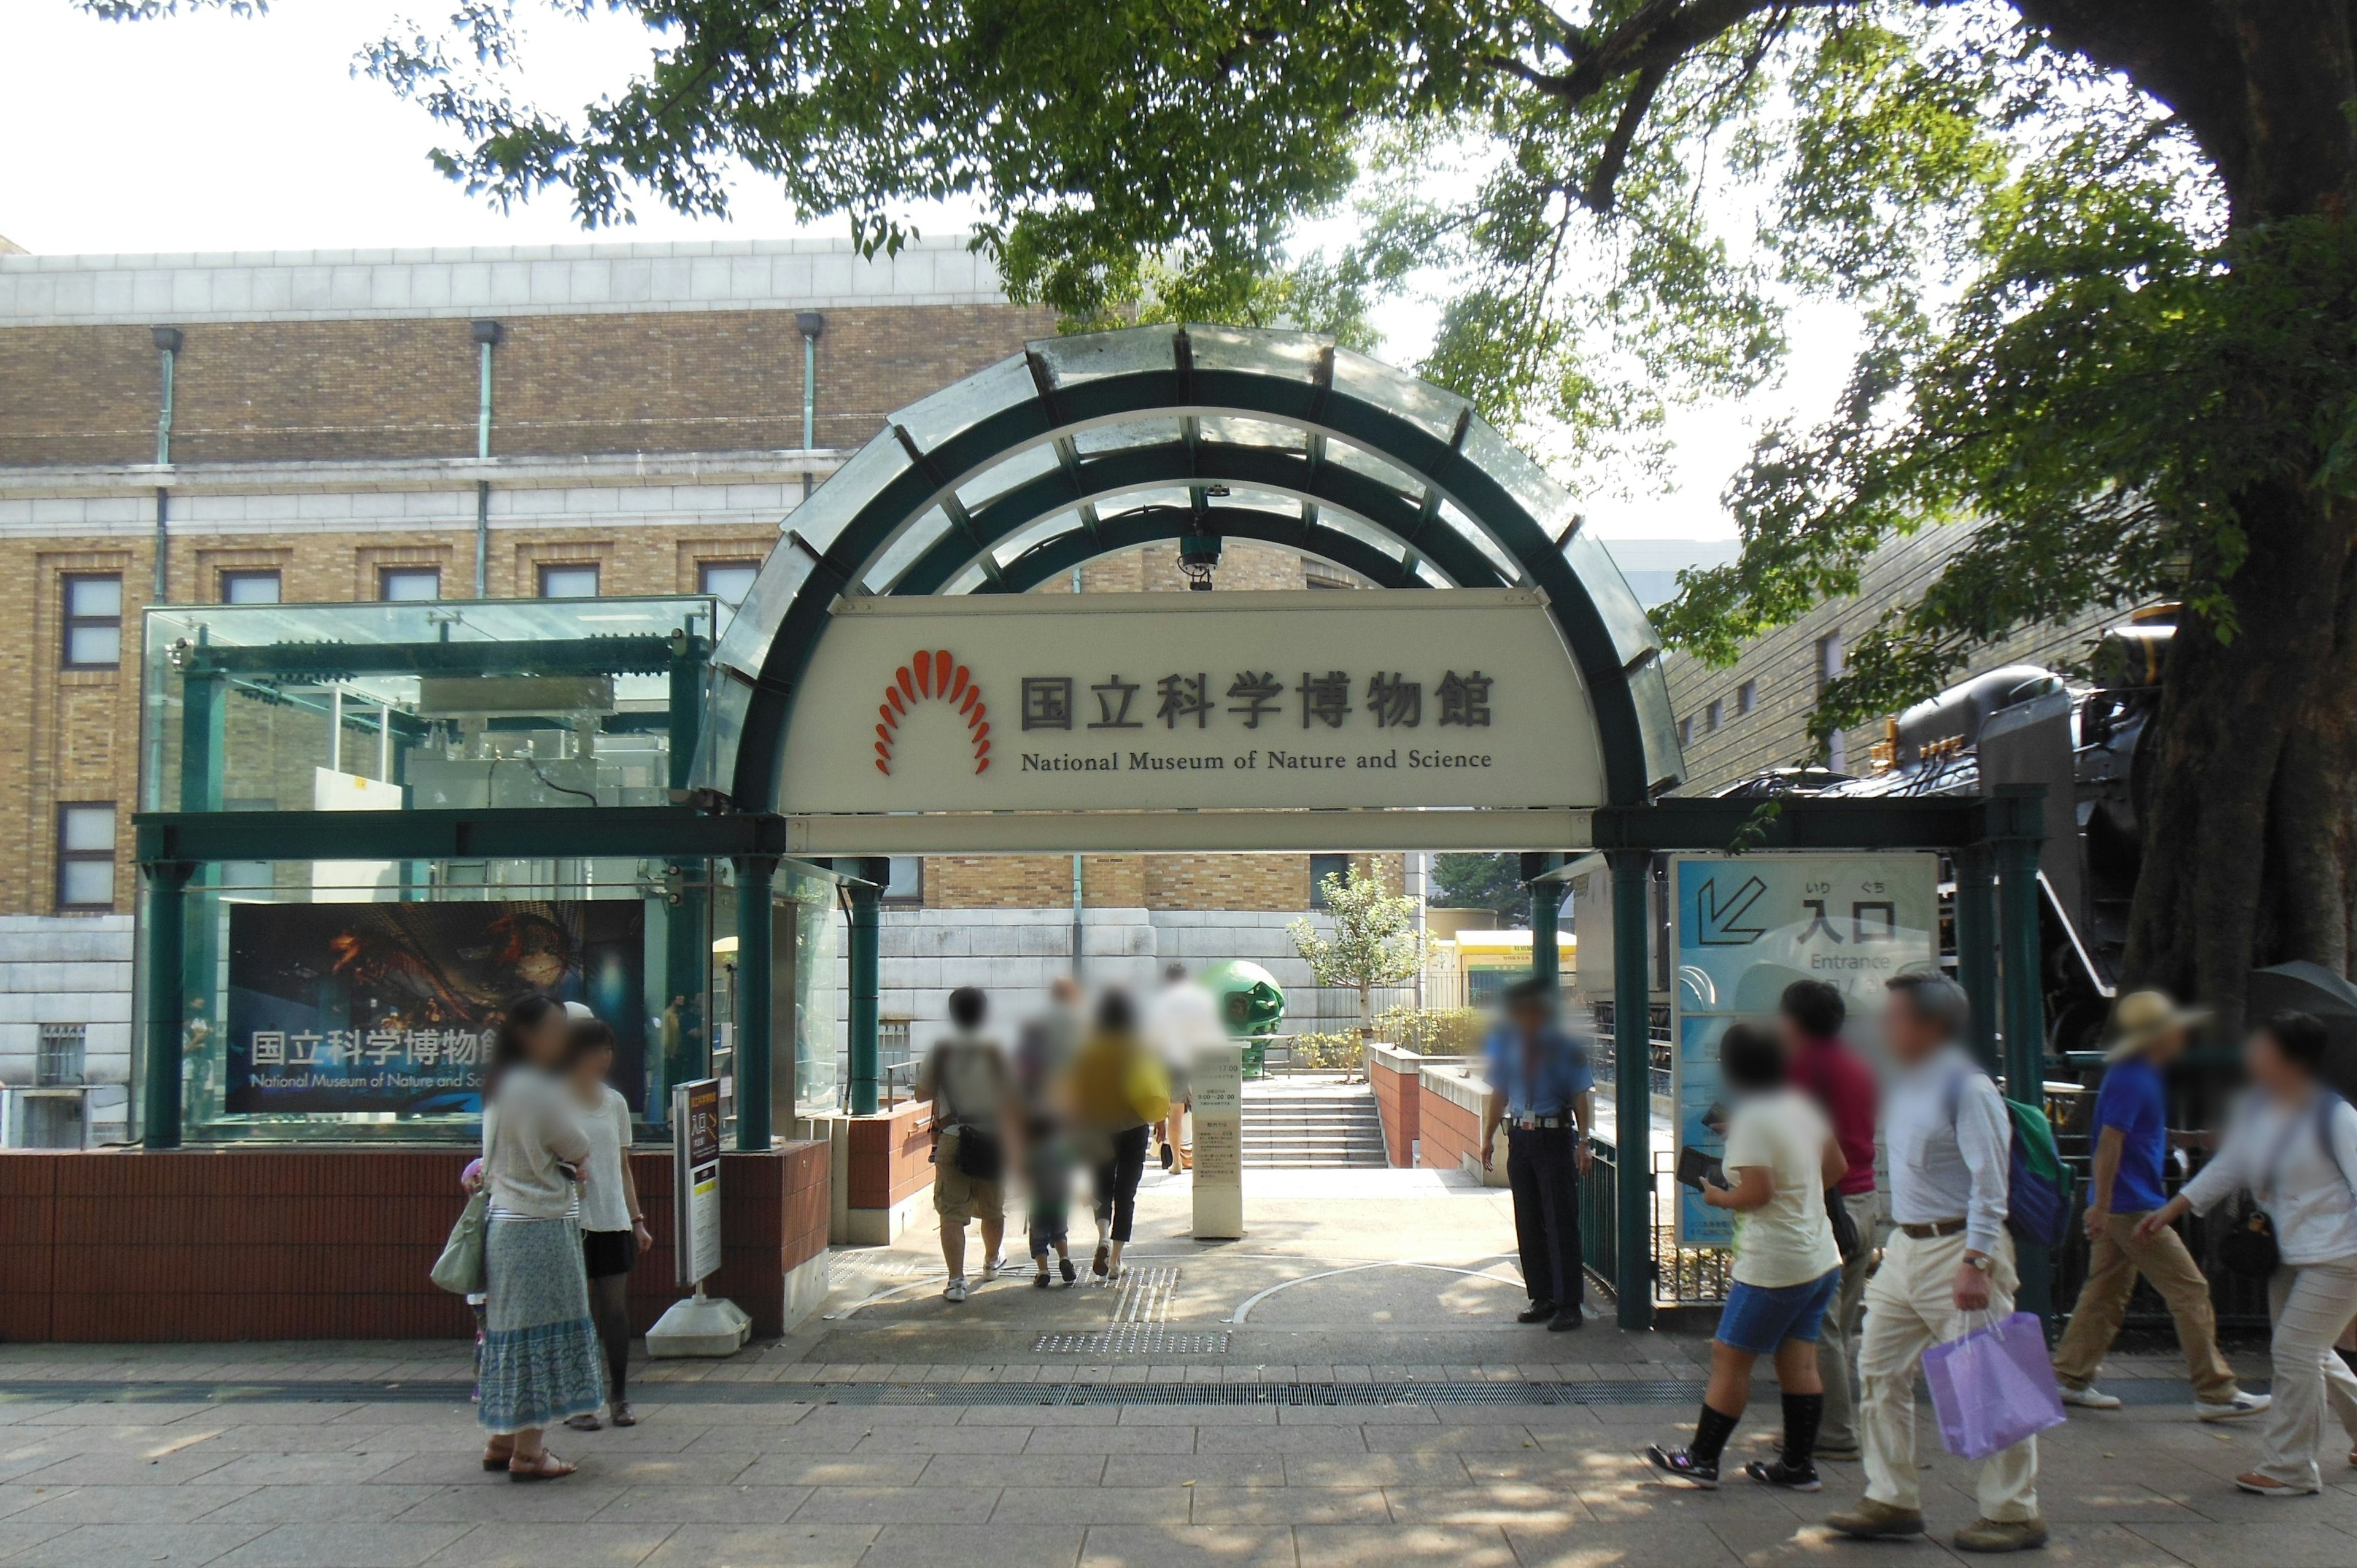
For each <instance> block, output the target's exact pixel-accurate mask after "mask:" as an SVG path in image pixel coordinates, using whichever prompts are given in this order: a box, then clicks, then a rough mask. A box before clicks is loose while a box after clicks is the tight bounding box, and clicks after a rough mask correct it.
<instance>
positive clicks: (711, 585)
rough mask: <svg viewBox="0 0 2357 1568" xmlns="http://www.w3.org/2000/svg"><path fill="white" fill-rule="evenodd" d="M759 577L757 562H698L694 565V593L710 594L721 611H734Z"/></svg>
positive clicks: (759, 565) (759, 569) (759, 568)
mask: <svg viewBox="0 0 2357 1568" xmlns="http://www.w3.org/2000/svg"><path fill="white" fill-rule="evenodd" d="M759 575H761V564H760V563H759V561H699V562H697V563H696V565H695V591H696V592H697V593H699V594H710V595H711V596H713V597H714V598H716V599H718V600H719V601H720V606H721V607H722V608H723V609H727V610H734V609H735V608H736V607H737V606H738V605H741V604H743V603H744V602H745V596H746V595H748V594H749V593H751V592H752V591H753V579H754V578H756V577H758V576H759Z"/></svg>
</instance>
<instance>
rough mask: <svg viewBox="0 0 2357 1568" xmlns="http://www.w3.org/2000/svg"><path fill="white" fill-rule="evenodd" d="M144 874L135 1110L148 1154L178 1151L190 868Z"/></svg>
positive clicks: (173, 865)
mask: <svg viewBox="0 0 2357 1568" xmlns="http://www.w3.org/2000/svg"><path fill="white" fill-rule="evenodd" d="M142 869H143V870H144V871H145V873H146V887H145V899H146V904H147V908H146V909H145V911H144V912H143V913H142V915H141V918H140V922H139V923H140V926H141V928H142V929H144V930H145V932H146V933H147V972H146V974H145V981H146V983H147V1036H146V1054H145V1063H144V1066H143V1069H142V1070H143V1073H144V1079H143V1081H142V1084H141V1094H140V1106H141V1113H142V1118H141V1119H142V1128H141V1134H140V1135H141V1139H142V1141H143V1142H144V1143H145V1144H146V1146H147V1147H149V1148H151V1149H177V1148H178V1147H179V1146H180V1118H181V1105H180V1042H181V1037H182V1035H183V1032H184V1031H183V1026H182V1018H181V1013H180V1010H181V998H182V995H183V990H184V987H183V978H184V976H183V970H184V968H185V965H184V963H183V959H184V958H185V957H186V951H185V949H186V944H187V941H188V897H187V894H188V875H189V873H190V872H191V871H192V870H194V869H195V868H194V867H192V866H190V865H187V864H186V863H184V862H179V861H167V862H164V863H162V864H160V865H146V866H145V867H143V868H142Z"/></svg>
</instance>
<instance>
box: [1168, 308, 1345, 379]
mask: <svg viewBox="0 0 2357 1568" xmlns="http://www.w3.org/2000/svg"><path fill="white" fill-rule="evenodd" d="M1187 339H1188V342H1189V345H1190V346H1191V347H1192V348H1193V349H1194V351H1195V365H1196V368H1197V369H1199V370H1206V371H1259V372H1260V373H1262V374H1263V375H1271V376H1282V377H1284V378H1285V379H1286V380H1288V381H1314V380H1316V379H1317V375H1318V360H1320V359H1321V358H1323V357H1324V355H1325V353H1326V349H1327V346H1328V345H1329V344H1330V343H1331V342H1332V341H1333V339H1332V338H1327V337H1324V336H1321V335H1320V334H1318V333H1315V332H1270V331H1265V330H1261V331H1254V330H1251V329H1248V328H1238V327H1207V326H1202V325H1200V324H1198V323H1196V322H1192V321H1190V322H1189V323H1188V324H1187Z"/></svg>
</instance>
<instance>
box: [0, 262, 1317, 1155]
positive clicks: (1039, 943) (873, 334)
mask: <svg viewBox="0 0 2357 1568" xmlns="http://www.w3.org/2000/svg"><path fill="white" fill-rule="evenodd" d="M813 313H814V316H815V319H813ZM485 324H496V325H495V327H492V326H486V325H485ZM813 327H814V328H816V331H817V340H816V352H815V361H814V362H815V366H816V375H815V378H814V380H813V382H812V384H811V385H810V386H809V387H807V388H806V387H805V385H804V365H805V351H806V344H805V338H804V332H805V328H813ZM1054 327H1055V324H1054V322H1053V320H1052V319H1051V318H1050V317H1048V316H1046V315H1044V314H1042V313H1040V312H1038V311H1032V310H1026V309H1018V308H1016V307H1014V306H1010V305H1008V304H1007V303H1006V300H1005V298H1004V297H1003V296H1002V295H1001V294H1000V292H999V290H998V288H997V285H996V278H995V276H994V275H993V274H991V272H990V270H989V267H988V264H987V263H986V262H985V261H983V260H982V259H981V258H978V257H976V256H974V254H972V253H971V252H968V251H966V249H965V248H964V246H963V243H960V242H930V243H922V244H918V245H914V246H911V247H909V248H908V249H906V250H904V251H903V252H901V253H900V254H899V256H897V257H889V258H877V259H876V260H873V261H866V260H862V259H860V258H859V257H857V256H856V254H855V253H853V252H851V251H850V250H849V249H848V248H847V247H845V246H844V245H841V244H836V243H829V242H813V241H793V242H741V243H726V244H676V245H660V244H657V245H599V246H587V247H580V248H567V249H548V248H538V249H528V248H527V249H512V250H461V251H431V252H299V253H267V254H257V255H247V254H236V255H218V256H129V257H80V256H65V257H57V256H36V255H25V254H7V255H4V256H0V619H5V621H6V622H7V623H8V624H12V625H15V626H16V627H17V628H19V631H18V635H17V636H16V638H13V639H9V641H8V642H7V644H6V651H5V654H0V682H5V685H6V687H7V689H8V690H10V691H11V692H13V693H16V698H17V700H16V702H13V703H8V704H6V705H5V707H0V726H5V729H6V731H7V735H6V739H5V744H0V1084H16V1085H21V1084H24V1083H27V1082H28V1081H32V1080H36V1079H40V1078H43V1077H45V1076H50V1077H54V1076H59V1075H61V1074H69V1073H73V1072H79V1073H81V1074H83V1075H84V1076H86V1077H87V1078H88V1079H90V1080H91V1081H93V1082H96V1083H98V1084H100V1085H101V1087H100V1088H99V1090H96V1091H95V1092H94V1095H93V1103H94V1106H95V1112H94V1115H95V1118H96V1132H97V1134H98V1135H99V1136H100V1137H102V1138H104V1137H109V1136H116V1135H120V1133H121V1131H122V1128H123V1125H124V1095H123V1093H122V1087H121V1086H122V1085H123V1084H124V1082H125V1081H126V1077H127V1067H128V1058H129V1047H130V1019H131V963H132V953H131V947H132V938H131V919H130V915H129V911H130V909H131V908H132V903H133V899H134V897H135V893H136V873H135V869H134V868H133V867H132V865H130V862H129V857H128V854H127V853H126V852H127V849H128V844H129V831H128V819H129V815H130V812H131V811H133V810H134V809H135V802H136V801H137V800H139V798H140V797H139V789H140V769H141V757H140V739H139V735H138V722H139V689H140V670H139V646H138V645H139V628H140V616H141V613H142V611H143V610H144V609H145V607H147V606H148V605H150V604H154V603H180V604H190V603H194V604H203V603H221V602H234V601H240V600H263V601H268V600H279V601H283V602H289V603H292V602H346V601H356V600H371V599H378V598H387V597H442V598H468V597H473V596H476V594H477V592H478V581H477V577H478V572H480V576H481V582H480V589H481V592H482V593H483V594H485V595H487V596H491V597H530V596H577V595H580V594H584V593H594V594H602V595H634V594H667V593H694V592H712V593H715V594H716V595H718V596H721V597H722V598H723V599H724V600H726V601H729V602H732V603H733V601H734V599H735V597H736V596H737V595H739V594H741V593H742V592H743V588H744V585H745V582H746V581H747V579H748V575H749V572H750V570H751V569H752V568H754V567H756V566H758V564H759V562H760V561H761V560H762V559H763V558H764V557H765V556H766V555H767V554H768V553H769V551H770V547H771V546H772V545H773V544H774V543H775V542H776V541H777V539H778V537H779V533H780V526H781V525H790V524H791V514H792V511H793V509H794V508H795V507H796V506H797V505H799V504H800V502H801V500H802V498H803V497H804V496H805V495H806V494H807V493H808V491H809V489H810V488H811V487H812V486H813V485H815V484H817V483H819V482H821V481H823V479H824V478H826V476H827V475H828V474H830V473H832V472H833V471H834V468H835V467H837V466H839V465H840V463H841V462H842V461H844V460H845V458H846V457H848V456H849V455H850V454H851V453H852V452H853V451H855V450H856V448H857V447H858V446H860V445H861V444H862V443H864V442H865V441H866V440H867V439H868V438H869V437H870V436H872V435H875V433H876V432H877V430H878V429H879V428H880V427H881V426H882V424H883V422H884V420H885V418H886V416H887V415H888V413H890V412H891V411H892V410H894V409H896V408H899V407H901V406H903V405H905V404H907V403H912V402H914V401H916V400H917V399H919V398H921V397H923V396H925V395H927V394H928V393H931V392H934V391H937V390H938V389H940V388H941V387H942V386H944V385H947V384H948V383H950V382H952V381H956V380H958V379H959V378H961V377H963V376H965V375H967V374H970V373H971V372H973V371H977V370H980V369H982V368H983V367H985V366H986V365H988V364H991V363H993V362H995V361H996V360H1001V359H1003V358H1005V357H1006V355H1008V354H1010V353H1012V352H1015V351H1017V349H1019V348H1020V347H1021V345H1022V344H1023V342H1024V341H1025V340H1026V339H1028V338H1036V337H1039V336H1043V335H1047V334H1049V333H1052V332H1053V331H1054ZM485 337H490V338H493V339H494V340H493V341H492V343H491V344H490V347H489V349H488V352H487V351H486V348H485V345H484V343H483V338H485ZM167 349H168V352H167ZM487 361H488V380H489V383H490V384H489V388H488V392H486V388H485V386H484V381H485V372H486V362H487ZM167 387H168V389H169V401H168V404H167ZM806 395H807V399H808V404H809V418H810V430H811V438H810V439H809V440H807V441H806V440H805V437H804V421H805V401H806ZM486 400H488V409H489V412H488V427H487V428H488V435H487V436H486V427H485V425H484V424H483V421H484V418H485V413H484V410H485V403H486ZM485 452H488V456H486V455H483V454H484V453H485ZM159 546H160V551H159ZM479 551H480V562H479V560H478V552H479ZM159 553H160V555H161V566H160V570H159V564H158V558H159ZM1218 580H1219V585H1220V586H1221V587H1222V589H1227V590H1234V589H1240V588H1253V587H1286V588H1297V587H1302V586H1305V585H1311V586H1318V585H1331V586H1349V585H1351V582H1350V579H1349V578H1348V576H1347V575H1345V574H1342V573H1340V572H1339V571H1337V570H1336V569H1334V568H1332V567H1330V566H1328V565H1325V564H1322V563H1317V562H1305V561H1304V560H1303V558H1302V557H1301V556H1299V555H1298V554H1297V553H1287V552H1284V551H1280V550H1276V549H1274V548H1270V547H1266V546H1259V545H1253V544H1249V543H1235V544H1232V545H1231V546H1230V548H1229V552H1228V556H1227V559H1226V560H1225V561H1224V562H1223V563H1222V567H1221V569H1220V573H1219V579H1218ZM1081 586H1082V589H1083V591H1097V592H1121V591H1139V590H1177V589H1179V588H1181V587H1182V586H1183V582H1182V579H1181V578H1180V576H1179V572H1178V566H1177V560H1176V553H1175V550H1174V549H1172V548H1169V547H1164V548H1159V549H1149V550H1146V551H1141V552H1133V553H1129V554H1127V555H1124V556H1118V557H1112V558H1108V559H1105V560H1102V561H1099V562H1096V563H1092V564H1090V565H1089V566H1088V567H1087V568H1085V570H1084V572H1083V574H1082V584H1081ZM1043 591H1071V585H1057V586H1056V587H1053V588H1050V589H1048V590H1043ZM907 869H908V873H909V874H908V875H905V876H903V877H902V878H901V880H902V882H903V886H902V888H901V889H900V891H901V892H902V893H903V894H913V895H914V897H899V898H896V900H895V904H894V907H893V908H892V909H891V910H890V911H889V913H888V921H889V922H890V929H888V937H887V941H888V948H887V952H888V958H887V965H886V973H885V986H886V991H887V996H886V1006H885V1011H886V1014H887V1016H888V1017H892V1018H895V1019H897V1020H901V1021H905V1022H906V1023H907V1024H909V1026H911V1027H912V1028H914V1029H915V1031H916V1033H917V1035H918V1036H919V1037H920V1038H921V1036H922V1035H923V1032H924V1027H923V1026H924V1025H925V1024H926V1023H927V1022H928V1021H930V1020H931V1019H934V1018H937V1017H938V1016H939V1008H940V1002H941V999H942V996H943V995H944V994H945V991H944V989H943V987H942V983H941V973H942V972H941V971H940V970H939V969H938V966H936V967H933V968H928V967H926V965H925V964H924V963H923V962H922V960H923V959H924V957H925V956H926V954H928V953H929V952H934V951H938V950H946V949H957V950H960V951H961V952H962V954H963V956H965V957H967V958H969V959H972V960H974V961H977V962H978V963H979V964H980V965H981V966H982V970H981V971H969V972H968V973H969V974H973V973H978V972H982V971H987V972H990V973H991V976H992V978H993V980H994V981H996V982H997V983H1005V984H1012V985H1023V986H1028V985H1029V984H1032V983H1043V982H1044V979H1045V978H1046V971H1047V970H1048V969H1049V967H1054V968H1060V967H1062V966H1063V965H1064V964H1067V963H1069V962H1070V961H1071V937H1070V936H1069V935H1062V936H1060V937H1059V938H1058V940H1059V941H1060V943H1061V945H1060V946H1058V945H1057V943H1056V942H1053V941H1050V940H1049V937H1050V936H1055V935H1056V934H1057V933H1068V932H1070V931H1071V930H1072V929H1075V925H1074V916H1073V905H1074V897H1073V881H1074V875H1073V873H1074V867H1073V865H1072V863H1071V860H1070V859H1069V858H1054V857H1050V858H1036V857H1035V858H1028V859H1007V858H985V857H975V858H970V859H969V858H957V857H942V858H938V859H934V860H932V861H931V862H929V863H927V864H926V865H924V867H923V869H922V872H921V875H916V874H915V868H914V867H909V868H907ZM1312 869H1313V868H1312V865H1311V857H1308V856H1302V855H1289V856H1286V855H1254V856H1244V855H1238V856H1218V855H1192V856H1176V855H1173V856H1160V855H1157V856H1105V857H1093V856H1092V857H1089V858H1088V859H1087V860H1086V861H1085V862H1084V863H1083V864H1082V866H1081V867H1080V871H1081V875H1080V882H1081V888H1080V901H1081V904H1082V907H1083V914H1084V917H1085V921H1086V924H1087V927H1088V929H1089V931H1090V933H1091V934H1090V935H1089V936H1088V937H1087V938H1086V939H1085V940H1086V943H1087V945H1088V947H1089V949H1090V950H1091V951H1092V952H1094V951H1096V950H1098V949H1099V948H1100V947H1102V949H1103V956H1104V957H1105V959H1106V960H1107V961H1113V960H1115V959H1118V960H1120V961H1123V962H1124V963H1125V964H1126V965H1127V966H1128V971H1129V972H1135V973H1136V974H1137V975H1140V976H1142V975H1143V974H1144V973H1146V972H1150V971H1151V969H1152V967H1153V963H1154V961H1155V959H1156V958H1157V955H1159V954H1161V953H1164V952H1178V951H1182V950H1184V951H1187V952H1189V954H1190V955H1192V956H1204V957H1211V956H1229V955H1230V950H1232V951H1233V953H1234V954H1235V955H1237V956H1253V957H1258V958H1262V959H1264V960H1273V961H1278V963H1279V965H1280V967H1282V961H1283V959H1284V957H1285V955H1286V954H1289V952H1290V947H1289V944H1287V943H1286V942H1285V941H1284V940H1283V935H1282V927H1283V925H1284V923H1285V922H1286V920H1289V919H1292V918H1297V917H1298V915H1299V914H1300V913H1301V912H1302V911H1303V910H1304V909H1305V908H1308V906H1309V904H1310V902H1311V886H1312ZM1318 869H1321V870H1330V869H1333V867H1332V866H1330V865H1329V866H1324V867H1320V868H1318ZM1215 918H1216V921H1217V922H1219V923H1223V924H1225V925H1226V926H1229V927H1232V929H1234V930H1235V932H1236V935H1235V937H1234V938H1233V939H1232V940H1227V941H1225V943H1224V945H1222V943H1219V942H1214V943H1212V944H1211V948H1218V949H1219V951H1217V952H1214V951H1212V950H1211V948H1206V947H1204V946H1203V942H1202V941H1201V940H1194V939H1189V940H1180V939H1179V938H1177V937H1175V936H1168V937H1166V936H1165V935H1164V934H1162V933H1166V932H1171V931H1176V930H1178V929H1180V928H1181V927H1182V926H1184V927H1189V929H1196V930H1199V931H1200V929H1201V928H1202V924H1203V922H1205V921H1208V920H1214V919H1215ZM993 931H999V932H1001V934H1000V935H996V936H994V935H992V934H990V933H991V932H993ZM1048 947H1055V951H1054V952H1053V953H1050V952H1048V951H1046V950H1045V949H1046V948H1048ZM1199 949H1200V952H1198V950H1199ZM1018 959H1019V960H1021V961H1020V962H1015V961H1016V960H1018ZM1285 978H1286V979H1288V980H1291V981H1296V982H1298V981H1299V980H1301V979H1304V978H1306V977H1304V976H1301V975H1298V974H1292V973H1288V974H1287V975H1286V976H1285ZM8 1135H9V1134H8V1133H7V1131H6V1130H5V1129H0V1137H6V1136H8Z"/></svg>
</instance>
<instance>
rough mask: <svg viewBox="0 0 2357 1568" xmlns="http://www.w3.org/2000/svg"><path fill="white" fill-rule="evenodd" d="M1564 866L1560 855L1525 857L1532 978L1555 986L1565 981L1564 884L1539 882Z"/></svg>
mask: <svg viewBox="0 0 2357 1568" xmlns="http://www.w3.org/2000/svg"><path fill="white" fill-rule="evenodd" d="M1562 864H1563V856H1561V855H1559V854H1525V855H1524V856H1523V881H1524V883H1525V884H1526V885H1527V886H1529V888H1530V892H1531V975H1532V977H1533V978H1534V979H1538V980H1544V981H1547V982H1549V983H1554V982H1556V981H1558V980H1560V979H1561V978H1562V970H1563V953H1562V950H1561V944H1560V941H1559V940H1558V932H1559V931H1560V929H1561V917H1562V914H1563V884H1562V883H1560V882H1543V881H1540V880H1539V879H1538V878H1539V877H1540V876H1541V875H1544V873H1546V872H1549V871H1553V870H1554V869H1555V867H1557V866H1559V865H1562Z"/></svg>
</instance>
